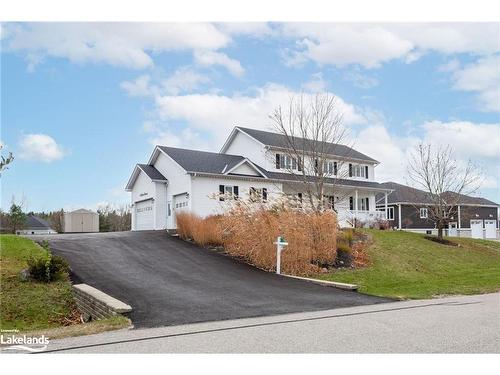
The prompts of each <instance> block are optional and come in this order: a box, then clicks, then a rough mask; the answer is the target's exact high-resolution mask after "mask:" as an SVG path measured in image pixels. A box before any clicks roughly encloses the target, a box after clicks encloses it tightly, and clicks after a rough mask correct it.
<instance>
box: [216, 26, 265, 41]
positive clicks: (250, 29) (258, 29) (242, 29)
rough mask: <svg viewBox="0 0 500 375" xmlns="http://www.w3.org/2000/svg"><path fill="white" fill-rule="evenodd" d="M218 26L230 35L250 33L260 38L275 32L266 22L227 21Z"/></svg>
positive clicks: (249, 34)
mask: <svg viewBox="0 0 500 375" xmlns="http://www.w3.org/2000/svg"><path fill="white" fill-rule="evenodd" d="M217 26H218V28H219V30H221V31H223V32H225V33H227V34H230V35H248V36H251V37H258V38H260V37H263V36H269V35H272V34H273V33H274V31H273V29H272V28H271V27H270V26H269V24H267V23H266V22H227V23H219V24H217Z"/></svg>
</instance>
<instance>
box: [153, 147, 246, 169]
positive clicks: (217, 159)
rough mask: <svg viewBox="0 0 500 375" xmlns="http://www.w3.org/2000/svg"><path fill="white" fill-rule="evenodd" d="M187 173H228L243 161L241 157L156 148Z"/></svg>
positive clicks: (171, 148)
mask: <svg viewBox="0 0 500 375" xmlns="http://www.w3.org/2000/svg"><path fill="white" fill-rule="evenodd" d="M158 148H160V149H161V150H162V151H163V152H165V153H166V154H167V155H168V156H170V157H171V158H172V159H174V160H175V161H176V162H177V163H178V164H179V165H180V166H181V167H182V168H184V169H185V170H186V171H188V172H199V173H218V174H222V173H223V171H228V170H229V169H231V168H232V167H234V166H235V165H236V164H238V163H239V162H241V161H242V160H244V159H245V158H244V157H243V156H239V155H227V154H218V153H215V152H206V151H196V150H186V149H183V148H174V147H165V146H158Z"/></svg>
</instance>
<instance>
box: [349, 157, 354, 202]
mask: <svg viewBox="0 0 500 375" xmlns="http://www.w3.org/2000/svg"><path fill="white" fill-rule="evenodd" d="M349 165H350V164H349ZM349 209H350V210H351V211H352V210H354V198H353V197H349Z"/></svg>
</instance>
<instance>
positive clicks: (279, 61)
mask: <svg viewBox="0 0 500 375" xmlns="http://www.w3.org/2000/svg"><path fill="white" fill-rule="evenodd" d="M1 47H2V51H1V73H2V77H1V78H2V82H1V87H2V93H1V116H2V118H1V120H2V133H1V142H2V144H3V145H4V150H3V151H4V152H5V151H12V152H13V153H14V155H15V157H16V160H15V162H14V164H13V165H12V167H11V168H10V169H9V170H8V171H6V172H5V173H4V174H3V175H2V177H1V179H2V181H1V182H2V208H4V209H5V208H6V207H7V206H8V205H9V204H10V202H11V199H12V196H13V195H15V197H16V198H17V199H18V200H20V199H22V198H23V197H24V198H25V200H26V208H27V209H28V210H51V209H58V208H61V207H64V208H76V207H80V206H83V207H90V208H95V207H96V205H97V204H99V203H100V202H112V203H123V202H127V201H128V195H127V194H126V193H125V192H124V190H123V189H124V186H125V183H126V181H127V179H128V177H129V175H130V173H131V172H132V168H133V166H134V165H135V163H137V162H146V161H147V159H148V157H149V155H150V153H151V151H152V149H153V146H154V145H155V144H163V145H170V146H175V147H188V148H196V149H200V150H209V151H218V150H219V149H220V147H221V145H222V143H223V141H224V139H225V137H226V136H227V135H228V134H229V132H230V130H231V128H232V127H233V126H235V125H242V126H247V127H253V128H260V129H269V128H270V127H271V124H270V121H269V119H268V115H269V113H270V112H271V111H272V110H273V109H274V108H276V107H277V106H278V105H280V104H286V103H287V101H288V99H289V97H290V96H292V95H296V94H299V93H301V92H303V93H305V94H314V93H316V92H323V91H329V92H331V93H333V94H335V95H336V96H337V97H338V104H339V106H340V107H341V109H342V111H343V113H344V122H345V125H346V126H347V127H348V128H349V130H350V134H351V139H352V140H353V142H354V143H355V145H356V148H357V149H358V150H360V151H362V152H365V153H367V154H368V155H370V156H371V157H374V158H375V159H377V160H379V161H380V162H381V164H380V165H379V166H378V167H377V168H376V179H377V180H378V181H380V182H383V181H398V182H404V181H405V180H404V175H405V169H406V167H405V162H406V159H407V153H408V151H409V150H410V149H411V148H412V147H413V146H414V145H415V144H417V143H418V142H419V141H425V142H431V143H433V144H443V145H445V144H450V145H452V146H453V147H454V148H455V150H456V156H457V157H458V158H459V159H460V160H462V161H465V160H467V159H468V158H470V159H472V160H473V161H474V162H475V163H476V164H478V166H479V167H480V168H482V169H483V170H484V172H485V181H484V184H483V188H482V189H481V191H480V195H481V196H484V197H486V198H489V199H492V200H496V201H497V202H498V201H500V193H499V190H500V189H499V183H500V181H499V176H500V173H499V172H500V167H499V165H500V163H499V161H500V114H499V113H500V91H499V90H500V89H499V88H500V25H499V24H486V23H482V24H472V23H470V24H349V23H339V24H319V23H314V24H305V23H300V24H296V23H286V24H280V23H270V24H264V23H250V24H248V23H233V24H208V23H206V24H199V23H198V24H195V23H191V24H189V23H188V24H186V23H184V24H174V23H163V24H153V23H149V24H141V23H134V24H126V23H114V24H107V23H100V24H91V23H59V24H50V23H36V24H17V23H8V24H3V25H2V28H1Z"/></svg>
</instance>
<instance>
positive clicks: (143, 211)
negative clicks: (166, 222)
mask: <svg viewBox="0 0 500 375" xmlns="http://www.w3.org/2000/svg"><path fill="white" fill-rule="evenodd" d="M153 204H154V202H153V200H151V199H150V200H147V201H144V202H138V203H136V204H135V230H153V229H154V220H153V212H154V211H153Z"/></svg>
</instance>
